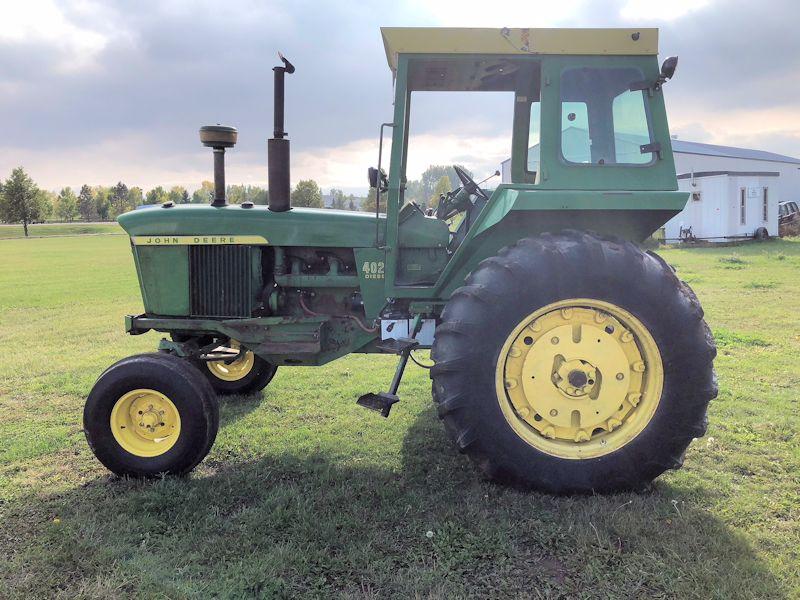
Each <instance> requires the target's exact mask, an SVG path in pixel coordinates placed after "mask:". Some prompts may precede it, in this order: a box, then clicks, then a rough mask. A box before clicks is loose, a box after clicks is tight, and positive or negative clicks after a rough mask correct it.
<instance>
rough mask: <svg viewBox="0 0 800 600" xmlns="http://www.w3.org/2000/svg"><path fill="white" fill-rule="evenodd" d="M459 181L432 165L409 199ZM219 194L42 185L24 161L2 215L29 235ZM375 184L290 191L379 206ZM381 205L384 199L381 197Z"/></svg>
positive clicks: (233, 188) (412, 184)
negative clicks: (33, 228)
mask: <svg viewBox="0 0 800 600" xmlns="http://www.w3.org/2000/svg"><path fill="white" fill-rule="evenodd" d="M459 185H461V184H460V182H459V181H458V178H457V177H456V175H455V172H454V171H453V170H452V168H451V167H448V166H443V165H431V166H429V167H428V168H427V169H426V170H425V172H423V174H422V176H421V178H420V179H419V180H413V181H409V182H407V184H406V190H405V199H406V201H411V200H413V201H415V202H417V203H418V204H420V205H422V206H423V207H435V206H436V204H437V203H438V199H439V196H440V194H442V193H445V192H447V191H449V190H451V189H454V188H456V187H458V186H459ZM213 194H214V183H213V182H211V181H203V182H202V183H201V184H200V187H199V188H198V189H197V190H195V191H194V192H192V193H191V194H190V193H189V191H188V190H187V189H186V188H185V187H183V186H180V185H176V186H172V187H170V188H169V189H165V188H164V187H163V186H160V185H159V186H156V187H154V188H152V189H150V190H148V191H147V192H146V193H145V192H144V190H143V189H142V188H140V187H138V186H132V187H128V186H127V185H126V184H125V183H123V182H121V181H120V182H118V183H117V184H116V185H114V186H110V187H109V186H102V185H95V186H90V185H87V184H84V185H82V186H81V188H80V189H79V190H78V191H77V192H76V191H75V190H73V189H72V188H71V187H65V188H63V189H61V191H60V192H57V193H56V192H53V191H48V190H43V189H41V188H39V186H37V185H36V183H35V182H34V181H33V179H31V177H30V176H29V175H28V174H27V173H26V172H25V170H24V169H23V168H22V167H17V168H16V169H14V170H13V171H12V172H11V175H10V176H9V177H8V179H6V180H5V181H0V221H2V222H5V223H21V224H22V226H23V228H24V230H25V235H26V236H27V235H28V225H29V224H31V223H42V222H44V221H49V220H58V221H62V222H72V221H78V220H80V221H87V222H88V221H112V220H114V219H116V218H117V217H118V216H119V215H121V214H123V213H125V212H128V211H129V210H133V209H135V208H137V207H139V206H142V205H146V204H162V203H164V202H173V203H174V204H207V203H209V202H210V201H211V198H212V197H213ZM226 194H227V197H228V202H230V203H232V204H241V203H242V202H246V201H249V202H252V203H253V204H262V205H264V204H267V203H268V200H269V191H268V190H267V189H265V188H262V187H259V186H255V185H228V186H227V188H226ZM375 195H376V194H375V190H374V189H371V190H370V191H369V195H368V196H367V197H366V198H362V197H358V196H355V195H353V194H349V195H345V194H344V192H342V190H340V189H331V190H330V193H329V194H328V200H329V201H328V205H327V206H326V204H325V203H324V202H323V194H322V190H321V189H320V187H319V185H318V184H317V182H316V181H314V180H313V179H304V180H301V181H299V182H298V183H297V185H296V186H295V187H294V189H293V190H292V191H291V200H292V205H293V206H305V207H312V208H323V207H327V208H335V209H340V210H362V211H367V212H374V211H375ZM381 204H382V206H381V209H382V210H384V209H385V204H383V202H382V203H381Z"/></svg>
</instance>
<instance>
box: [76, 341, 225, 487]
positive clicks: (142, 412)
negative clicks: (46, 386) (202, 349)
mask: <svg viewBox="0 0 800 600" xmlns="http://www.w3.org/2000/svg"><path fill="white" fill-rule="evenodd" d="M83 428H84V432H85V433H86V439H87V441H88V442H89V447H90V448H91V449H92V452H94V454H95V456H96V457H97V458H98V459H99V460H100V462H101V463H103V464H104V465H105V466H106V467H107V468H108V469H109V470H111V471H112V472H114V473H116V474H117V475H120V476H125V475H127V476H131V477H155V476H157V475H160V474H162V473H164V474H173V475H183V474H185V473H188V472H189V471H191V470H192V469H194V468H195V467H196V466H197V465H198V464H199V463H200V461H202V460H203V458H205V456H206V455H207V454H208V451H209V450H210V449H211V446H212V445H213V443H214V439H215V438H216V435H217V430H218V428H219V409H218V406H217V398H216V395H215V394H214V390H213V389H212V387H211V385H210V384H209V383H208V381H207V380H206V378H205V377H204V376H203V375H202V374H201V373H200V372H199V371H198V370H197V369H196V368H195V367H194V366H193V365H192V364H190V363H189V362H187V361H185V360H182V359H179V358H177V357H175V356H172V355H170V354H165V353H154V354H141V355H138V356H131V357H128V358H125V359H123V360H121V361H119V362H118V363H116V364H114V365H112V366H111V367H109V368H108V369H106V371H105V372H104V373H103V374H102V375H101V376H100V378H99V379H98V380H97V383H95V385H94V387H93V388H92V391H91V392H90V393H89V397H88V399H87V400H86V406H85V407H84V412H83Z"/></svg>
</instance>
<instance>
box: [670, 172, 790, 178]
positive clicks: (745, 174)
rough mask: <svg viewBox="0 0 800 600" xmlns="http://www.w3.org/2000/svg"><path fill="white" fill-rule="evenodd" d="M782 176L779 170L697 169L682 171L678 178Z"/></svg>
mask: <svg viewBox="0 0 800 600" xmlns="http://www.w3.org/2000/svg"><path fill="white" fill-rule="evenodd" d="M719 175H727V176H728V177H780V176H781V174H780V173H778V172H777V171H697V172H695V173H681V174H680V175H678V179H699V178H700V177H717V176H719Z"/></svg>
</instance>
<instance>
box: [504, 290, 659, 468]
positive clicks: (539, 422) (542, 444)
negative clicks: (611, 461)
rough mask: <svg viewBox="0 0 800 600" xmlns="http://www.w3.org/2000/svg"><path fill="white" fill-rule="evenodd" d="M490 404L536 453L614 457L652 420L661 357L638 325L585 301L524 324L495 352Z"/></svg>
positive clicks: (550, 309) (551, 307)
mask: <svg viewBox="0 0 800 600" xmlns="http://www.w3.org/2000/svg"><path fill="white" fill-rule="evenodd" d="M495 379H496V388H497V397H498V400H499V402H500V406H501V408H502V410H503V414H504V416H505V417H506V420H507V421H508V423H509V424H510V425H511V427H512V428H513V429H514V431H515V432H516V433H517V435H519V436H520V437H521V438H522V439H523V440H525V441H526V442H527V443H529V444H530V445H531V446H533V447H535V448H536V449H538V450H541V451H543V452H545V453H547V454H550V455H552V456H556V457H559V458H567V459H583V458H594V457H597V456H603V455H605V454H609V453H611V452H614V451H616V450H618V449H620V448H622V447H623V446H625V445H626V444H627V443H629V442H630V441H631V440H632V439H634V438H635V437H636V436H637V435H639V433H641V432H642V430H643V429H644V428H645V427H646V426H647V424H648V423H649V422H650V421H651V419H652V418H653V415H654V414H655V411H656V408H657V407H658V403H659V401H660V400H661V392H662V390H663V386H664V368H663V364H662V362H661V353H660V352H659V351H658V346H657V345H656V343H655V340H654V339H653V336H652V335H651V334H650V332H649V331H648V330H647V328H646V327H645V326H644V325H643V324H642V322H641V321H639V319H637V318H636V317H634V316H633V315H632V314H631V313H629V312H628V311H626V310H624V309H623V308H621V307H619V306H617V305H615V304H612V303H610V302H604V301H601V300H592V299H586V298H576V299H572V300H563V301H561V302H555V303H553V304H548V305H547V306H545V307H543V308H540V309H539V310H537V311H535V312H533V313H531V314H530V315H528V316H527V317H525V318H524V319H523V320H522V321H521V322H520V323H519V324H518V325H517V327H515V328H514V330H513V331H512V332H511V334H510V335H509V336H508V338H507V339H506V341H505V343H504V344H503V347H502V348H501V350H500V357H499V359H498V362H497V371H496V378H495Z"/></svg>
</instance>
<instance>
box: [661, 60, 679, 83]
mask: <svg viewBox="0 0 800 600" xmlns="http://www.w3.org/2000/svg"><path fill="white" fill-rule="evenodd" d="M677 66H678V57H677V56H670V57H668V58H667V59H666V60H665V61H664V62H663V63H662V65H661V77H659V79H661V81H666V80H667V79H672V76H673V75H674V74H675V69H676V68H677Z"/></svg>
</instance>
